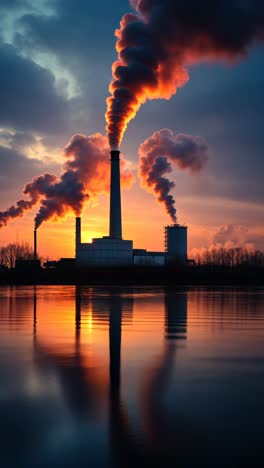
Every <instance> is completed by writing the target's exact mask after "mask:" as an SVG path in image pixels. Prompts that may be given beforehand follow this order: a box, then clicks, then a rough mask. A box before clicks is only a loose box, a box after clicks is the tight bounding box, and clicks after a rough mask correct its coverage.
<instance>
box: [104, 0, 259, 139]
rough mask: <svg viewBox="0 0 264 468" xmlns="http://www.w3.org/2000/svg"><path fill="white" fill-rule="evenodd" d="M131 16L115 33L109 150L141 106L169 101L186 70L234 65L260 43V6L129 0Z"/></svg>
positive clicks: (252, 0)
mask: <svg viewBox="0 0 264 468" xmlns="http://www.w3.org/2000/svg"><path fill="white" fill-rule="evenodd" d="M130 3H131V4H132V6H133V7H134V8H135V10H136V12H135V14H127V15H125V16H124V17H123V18H122V21H121V26H120V29H119V30H117V31H116V36H117V39H118V40H117V46H116V48H117V52H118V60H117V61H116V62H115V63H114V64H113V78H114V79H113V81H112V83H111V85H110V92H111V95H112V96H111V97H109V98H108V100H107V105H108V109H107V114H106V119H107V130H108V135H109V141H110V145H111V147H112V148H116V147H118V146H119V144H120V143H121V140H122V137H123V134H124V132H125V130H126V127H127V125H128V123H129V122H130V120H131V119H133V118H134V117H135V115H136V112H137V111H138V109H139V108H140V106H141V104H143V103H144V102H146V100H148V99H157V98H159V99H169V98H170V97H171V96H172V95H173V94H175V93H176V91H177V89H178V88H179V87H181V86H183V85H184V84H185V83H186V82H187V81H188V79H189V76H188V71H187V68H186V67H188V66H189V65H191V64H195V63H198V62H201V61H204V60H217V59H227V60H232V59H235V58H236V57H239V56H243V55H245V54H246V53H247V51H248V48H249V47H250V46H251V45H252V44H253V43H254V42H256V41H263V39H264V3H263V1H262V0H243V1H241V0H229V1H228V2H227V1H223V0H214V1H208V0H200V1H197V0H185V1H184V2H183V1H177V2H176V1H175V0H130Z"/></svg>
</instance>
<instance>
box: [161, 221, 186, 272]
mask: <svg viewBox="0 0 264 468" xmlns="http://www.w3.org/2000/svg"><path fill="white" fill-rule="evenodd" d="M165 252H166V258H167V262H174V261H175V262H176V261H177V262H178V263H185V262H186V260H187V227H186V226H181V225H179V224H173V225H172V226H166V227H165Z"/></svg>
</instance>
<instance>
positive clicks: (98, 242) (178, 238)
mask: <svg viewBox="0 0 264 468" xmlns="http://www.w3.org/2000/svg"><path fill="white" fill-rule="evenodd" d="M121 211H122V210H121V191H120V152H119V151H111V190H110V220H109V236H107V237H102V238H99V239H93V240H92V242H91V243H82V241H81V218H76V238H75V244H76V245H75V247H76V266H77V267H79V268H85V267H89V266H128V265H153V266H155V265H157V266H162V265H165V264H166V263H169V262H178V263H185V262H186V260H187V227H185V226H180V225H178V224H175V225H172V226H167V227H166V228H165V251H164V252H148V251H147V250H144V249H133V241H132V240H124V239H123V238H122V212H121Z"/></svg>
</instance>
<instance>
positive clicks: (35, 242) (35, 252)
mask: <svg viewBox="0 0 264 468" xmlns="http://www.w3.org/2000/svg"><path fill="white" fill-rule="evenodd" d="M37 258H38V253H37V230H36V229H34V260H37Z"/></svg>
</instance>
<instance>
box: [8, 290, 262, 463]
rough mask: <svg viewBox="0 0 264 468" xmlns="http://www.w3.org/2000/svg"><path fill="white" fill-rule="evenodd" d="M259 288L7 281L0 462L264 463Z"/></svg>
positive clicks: (260, 298) (260, 297)
mask: <svg viewBox="0 0 264 468" xmlns="http://www.w3.org/2000/svg"><path fill="white" fill-rule="evenodd" d="M263 345H264V291H263V290H255V291H253V290H248V291H241V290H230V289H227V290H215V291H213V290H207V289H199V290H197V289H189V290H178V291H174V292H170V291H167V292H166V291H162V290H155V289H151V288H148V289H144V288H142V289H135V288H129V289H118V288H114V289H104V288H89V287H71V286H70V287H69V286H67V287H63V286H61V287H58V286H56V287H54V286H52V287H42V286H38V287H35V288H34V287H6V288H0V468H21V467H23V468H39V467H41V468H44V467H45V468H46V467H49V468H53V467H63V468H67V467H70V468H73V467H76V468H77V467H78V468H79V467H80V468H81V467H87V468H88V467H93V466H96V467H98V468H101V467H133V468H139V467H141V466H144V467H147V466H153V467H155V466H161V467H166V466H170V467H188V468H189V467H191V468H193V467H197V466H203V467H207V466H208V467H210V468H215V467H224V468H229V467H253V466H264V456H263V450H264V448H263V446H264V404H263V399H264V346H263Z"/></svg>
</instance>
